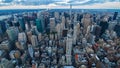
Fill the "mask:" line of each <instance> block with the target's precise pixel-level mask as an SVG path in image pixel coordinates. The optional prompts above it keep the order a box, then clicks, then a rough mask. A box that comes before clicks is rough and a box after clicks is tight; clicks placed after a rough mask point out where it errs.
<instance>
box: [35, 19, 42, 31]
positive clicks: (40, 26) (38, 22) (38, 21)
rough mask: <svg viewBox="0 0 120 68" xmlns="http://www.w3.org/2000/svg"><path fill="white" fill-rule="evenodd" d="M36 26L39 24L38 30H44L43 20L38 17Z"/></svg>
mask: <svg viewBox="0 0 120 68" xmlns="http://www.w3.org/2000/svg"><path fill="white" fill-rule="evenodd" d="M36 26H37V30H38V31H39V32H43V26H42V22H41V20H39V19H36Z"/></svg>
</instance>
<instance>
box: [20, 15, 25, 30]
mask: <svg viewBox="0 0 120 68" xmlns="http://www.w3.org/2000/svg"><path fill="white" fill-rule="evenodd" d="M19 24H20V27H21V29H22V30H23V31H24V30H25V23H24V20H23V18H22V17H20V18H19Z"/></svg>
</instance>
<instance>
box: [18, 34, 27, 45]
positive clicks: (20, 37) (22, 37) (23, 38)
mask: <svg viewBox="0 0 120 68" xmlns="http://www.w3.org/2000/svg"><path fill="white" fill-rule="evenodd" d="M18 41H19V42H21V43H24V44H25V43H26V42H27V37H26V34H25V33H24V32H22V33H19V34H18Z"/></svg>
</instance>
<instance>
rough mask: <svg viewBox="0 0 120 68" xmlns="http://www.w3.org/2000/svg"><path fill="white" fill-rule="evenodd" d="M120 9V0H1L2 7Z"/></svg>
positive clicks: (0, 6) (0, 7) (0, 5)
mask: <svg viewBox="0 0 120 68" xmlns="http://www.w3.org/2000/svg"><path fill="white" fill-rule="evenodd" d="M70 5H72V6H73V9H120V0H76V1H74V0H61V1H60V0H36V1H34V0H29V1H27V0H0V9H1V10H2V9H69V8H70Z"/></svg>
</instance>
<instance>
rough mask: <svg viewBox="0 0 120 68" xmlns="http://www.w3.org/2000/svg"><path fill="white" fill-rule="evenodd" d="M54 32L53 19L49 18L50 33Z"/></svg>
mask: <svg viewBox="0 0 120 68" xmlns="http://www.w3.org/2000/svg"><path fill="white" fill-rule="evenodd" d="M54 31H55V18H50V32H54Z"/></svg>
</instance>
